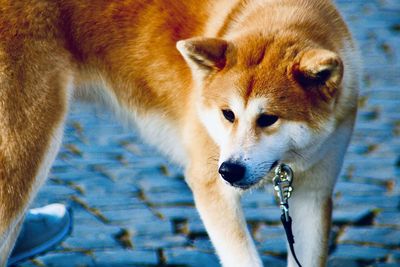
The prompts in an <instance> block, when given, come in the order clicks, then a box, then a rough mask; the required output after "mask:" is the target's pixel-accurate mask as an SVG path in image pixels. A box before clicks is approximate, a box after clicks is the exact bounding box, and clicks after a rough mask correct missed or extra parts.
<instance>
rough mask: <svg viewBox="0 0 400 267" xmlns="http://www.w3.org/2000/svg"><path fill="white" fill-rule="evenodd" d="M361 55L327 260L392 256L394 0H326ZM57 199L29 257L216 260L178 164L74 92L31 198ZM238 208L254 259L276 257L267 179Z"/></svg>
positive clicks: (397, 217) (397, 26)
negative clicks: (62, 232) (58, 237)
mask: <svg viewBox="0 0 400 267" xmlns="http://www.w3.org/2000/svg"><path fill="white" fill-rule="evenodd" d="M336 3H337V4H338V7H339V9H340V10H341V11H342V13H343V16H344V17H345V19H346V20H347V21H348V23H349V25H350V28H351V30H352V32H353V34H354V36H355V38H356V39H357V41H358V43H359V46H360V48H361V53H362V57H363V61H364V65H365V71H364V74H363V79H362V84H363V86H362V89H361V92H360V101H359V107H360V108H359V113H358V116H357V123H356V127H355V133H354V136H353V139H352V142H351V144H350V147H349V150H348V153H347V155H346V158H345V163H344V168H343V171H342V173H341V175H340V177H339V181H338V184H337V186H336V189H335V193H334V212H333V223H334V227H333V230H332V234H331V237H332V238H331V254H330V256H329V263H328V266H329V267H339V266H345V267H360V266H373V267H394V266H400V243H399V240H400V49H399V44H400V1H399V0H371V1H364V0H355V1H348V0H337V1H336ZM52 202H62V203H66V204H67V205H69V206H70V207H71V208H72V209H73V211H74V224H75V225H74V230H73V232H72V234H71V236H70V237H69V238H67V239H66V240H65V241H64V242H63V243H62V244H61V245H60V246H58V247H57V248H56V249H55V250H54V251H52V252H50V253H48V254H46V255H43V256H40V257H37V258H36V259H34V260H32V261H27V262H24V263H22V264H21V266H22V267H28V266H29V267H31V266H68V267H71V266H149V267H150V266H207V267H211V266H218V265H219V263H218V260H217V258H216V256H215V255H214V254H213V248H212V245H211V243H210V242H209V240H208V237H207V235H206V231H205V229H204V226H203V224H202V223H201V221H200V218H199V215H198V214H197V211H196V209H195V207H194V203H193V197H192V195H191V193H190V189H189V188H188V187H187V186H186V184H185V182H184V180H183V174H182V171H181V170H180V169H179V168H177V167H176V166H173V165H171V164H170V163H168V162H167V161H166V160H165V159H164V158H163V157H161V156H160V155H159V154H158V153H157V152H156V151H155V150H154V149H153V148H150V147H148V146H146V145H144V144H143V143H142V142H141V140H140V139H139V138H138V136H137V134H136V133H135V132H134V131H132V130H131V129H129V128H127V127H124V126H123V125H122V124H120V123H119V122H117V120H116V119H115V118H114V117H113V116H112V115H111V114H110V112H108V111H105V110H103V109H102V108H95V107H94V106H92V105H88V104H83V103H75V104H73V105H72V107H71V112H70V115H69V117H68V121H67V125H66V134H65V138H64V142H63V145H62V148H61V150H60V153H59V155H58V157H57V159H56V161H55V163H54V165H53V168H52V171H51V174H50V177H49V179H48V181H47V183H46V185H45V186H44V187H43V188H42V189H41V191H40V193H39V195H38V197H37V198H36V200H35V202H34V203H33V206H35V207H36V206H41V205H44V204H47V203H52ZM242 202H243V206H244V207H245V214H246V218H247V220H248V222H249V223H250V228H251V232H252V233H253V235H254V236H255V239H256V243H257V247H258V250H259V251H260V252H261V255H262V258H263V261H264V264H265V265H266V266H272V267H281V266H286V263H285V255H286V247H285V242H284V238H285V236H284V231H283V229H282V228H281V226H280V225H279V209H278V208H277V206H276V203H275V199H274V197H273V195H272V188H271V186H270V185H268V186H266V187H265V188H264V189H260V190H255V191H254V192H253V193H252V194H248V195H246V196H245V197H244V198H243V200H242Z"/></svg>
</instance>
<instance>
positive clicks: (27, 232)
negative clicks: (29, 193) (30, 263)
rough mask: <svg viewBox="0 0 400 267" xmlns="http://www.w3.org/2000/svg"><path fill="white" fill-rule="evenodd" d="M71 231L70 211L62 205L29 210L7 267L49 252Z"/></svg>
mask: <svg viewBox="0 0 400 267" xmlns="http://www.w3.org/2000/svg"><path fill="white" fill-rule="evenodd" d="M71 230H72V214H71V211H70V210H68V209H67V208H66V207H65V206H64V205H62V204H51V205H48V206H44V207H42V208H37V209H31V210H29V212H28V213H27V214H26V216H25V220H24V222H23V225H22V228H21V232H20V234H19V236H18V239H17V242H16V243H15V247H14V250H13V251H12V253H11V256H10V258H9V259H8V266H11V265H14V264H16V263H18V262H21V261H24V260H27V259H30V258H33V257H35V256H38V255H40V254H43V253H45V252H47V251H49V250H51V249H52V248H54V247H55V246H56V245H58V244H59V243H61V241H63V240H64V238H65V237H67V236H68V235H69V233H70V232H71Z"/></svg>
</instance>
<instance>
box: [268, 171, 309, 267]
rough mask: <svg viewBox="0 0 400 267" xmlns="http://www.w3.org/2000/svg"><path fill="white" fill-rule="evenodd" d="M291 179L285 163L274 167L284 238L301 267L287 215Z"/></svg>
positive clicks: (290, 220) (274, 181) (274, 179)
mask: <svg viewBox="0 0 400 267" xmlns="http://www.w3.org/2000/svg"><path fill="white" fill-rule="evenodd" d="M292 180H293V171H292V169H291V168H290V167H289V166H288V165H286V164H280V165H278V166H277V167H276V169H275V177H274V178H273V180H272V181H273V183H274V189H275V191H276V192H277V195H278V198H279V206H280V208H281V211H282V215H281V222H282V225H283V228H284V229H285V233H286V238H287V241H288V244H289V248H290V252H291V253H292V255H293V258H294V260H295V261H296V263H297V265H298V266H299V267H302V266H301V264H300V262H299V260H298V259H297V256H296V253H295V252H294V246H293V244H294V237H293V231H292V218H291V217H290V216H289V203H288V200H289V198H290V196H291V193H292V190H293V188H292Z"/></svg>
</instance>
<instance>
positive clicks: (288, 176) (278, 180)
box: [272, 164, 293, 222]
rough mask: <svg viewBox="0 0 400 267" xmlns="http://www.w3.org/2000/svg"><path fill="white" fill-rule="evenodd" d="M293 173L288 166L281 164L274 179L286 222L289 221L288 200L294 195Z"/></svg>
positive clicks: (276, 169)
mask: <svg viewBox="0 0 400 267" xmlns="http://www.w3.org/2000/svg"><path fill="white" fill-rule="evenodd" d="M292 181H293V171H292V169H291V168H290V167H289V166H288V165H286V164H279V165H278V166H277V167H276V168H275V176H274V178H273V179H272V182H273V183H274V189H275V191H276V192H277V195H278V197H279V206H280V208H281V211H282V213H283V214H284V215H285V220H286V221H287V222H288V221H289V205H288V200H289V198H290V196H291V194H292V190H293V188H292Z"/></svg>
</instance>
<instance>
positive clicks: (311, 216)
mask: <svg viewBox="0 0 400 267" xmlns="http://www.w3.org/2000/svg"><path fill="white" fill-rule="evenodd" d="M289 205H290V215H291V217H292V220H293V222H292V227H293V234H294V239H295V244H294V248H295V253H296V254H297V258H298V259H299V261H300V263H301V265H302V266H304V267H305V266H307V267H321V266H326V259H327V252H328V237H329V230H330V225H331V211H332V201H331V198H330V196H328V195H326V196H324V195H320V194H319V193H318V192H306V191H303V192H295V193H294V194H293V196H292V199H291V201H290V204H289ZM288 266H290V267H297V264H296V262H295V261H294V258H293V256H292V255H291V253H290V250H289V249H288Z"/></svg>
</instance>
